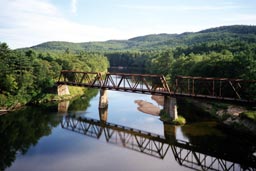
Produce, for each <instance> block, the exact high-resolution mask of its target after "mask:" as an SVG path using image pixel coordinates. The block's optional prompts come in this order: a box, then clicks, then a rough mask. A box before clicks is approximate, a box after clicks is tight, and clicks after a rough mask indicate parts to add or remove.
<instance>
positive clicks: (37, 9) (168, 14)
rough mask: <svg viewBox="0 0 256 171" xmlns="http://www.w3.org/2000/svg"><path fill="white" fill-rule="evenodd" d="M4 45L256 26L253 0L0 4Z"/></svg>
mask: <svg viewBox="0 0 256 171" xmlns="http://www.w3.org/2000/svg"><path fill="white" fill-rule="evenodd" d="M0 4H1V6H0V42H6V43H7V44H8V45H9V47H10V48H13V49H14V48H21V47H29V46H33V45H36V44H39V43H42V42H46V41H69V42H88V41H105V40H110V39H118V40H120V39H129V38H132V37H136V36H141V35H147V34H158V33H183V32H195V31H200V30H203V29H207V28H211V27H218V26H223V25H234V24H246V25H256V1H255V0H0Z"/></svg>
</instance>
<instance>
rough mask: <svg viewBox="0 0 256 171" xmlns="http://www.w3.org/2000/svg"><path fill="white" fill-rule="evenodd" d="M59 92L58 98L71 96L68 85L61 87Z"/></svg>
mask: <svg viewBox="0 0 256 171" xmlns="http://www.w3.org/2000/svg"><path fill="white" fill-rule="evenodd" d="M57 91H58V96H63V95H70V92H69V89H68V86H67V85H59V86H58V89H57Z"/></svg>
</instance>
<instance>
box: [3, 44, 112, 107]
mask: <svg viewBox="0 0 256 171" xmlns="http://www.w3.org/2000/svg"><path fill="white" fill-rule="evenodd" d="M108 65H109V63H108V60H107V58H106V57H105V56H103V55H100V54H96V53H86V52H83V53H79V54H73V53H69V52H68V51H66V52H64V53H47V52H46V53H38V52H36V51H34V50H11V49H10V48H9V47H8V45H7V44H6V43H0V70H1V71H0V106H1V107H6V108H8V107H10V106H12V105H15V104H18V103H20V104H21V105H22V104H26V103H28V102H30V101H31V100H32V99H33V98H34V97H36V96H37V95H38V94H40V93H44V92H45V90H47V89H48V88H52V87H54V85H55V82H56V81H57V79H58V77H59V74H60V71H61V70H83V71H99V72H100V71H106V70H107V68H108Z"/></svg>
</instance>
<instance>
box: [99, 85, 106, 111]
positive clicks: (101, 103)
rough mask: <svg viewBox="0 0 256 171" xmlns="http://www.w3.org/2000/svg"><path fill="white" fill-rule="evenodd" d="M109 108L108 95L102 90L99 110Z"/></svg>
mask: <svg viewBox="0 0 256 171" xmlns="http://www.w3.org/2000/svg"><path fill="white" fill-rule="evenodd" d="M107 107H108V94H107V90H106V89H101V90H100V99H99V108H100V109H103V108H107Z"/></svg>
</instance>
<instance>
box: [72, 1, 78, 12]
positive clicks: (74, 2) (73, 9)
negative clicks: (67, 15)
mask: <svg viewBox="0 0 256 171" xmlns="http://www.w3.org/2000/svg"><path fill="white" fill-rule="evenodd" d="M71 12H72V13H73V14H76V12H77V0H71Z"/></svg>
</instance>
